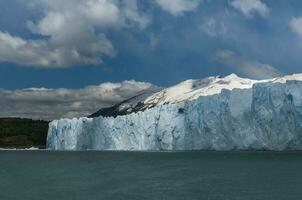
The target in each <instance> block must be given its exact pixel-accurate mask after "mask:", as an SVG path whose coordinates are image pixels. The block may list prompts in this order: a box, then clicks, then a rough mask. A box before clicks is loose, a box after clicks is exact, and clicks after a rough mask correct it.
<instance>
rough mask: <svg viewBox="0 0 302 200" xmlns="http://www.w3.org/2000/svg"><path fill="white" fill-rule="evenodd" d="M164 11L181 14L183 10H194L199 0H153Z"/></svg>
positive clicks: (176, 14) (175, 14)
mask: <svg viewBox="0 0 302 200" xmlns="http://www.w3.org/2000/svg"><path fill="white" fill-rule="evenodd" d="M155 1H156V3H157V4H158V5H159V6H160V7H161V8H162V9H163V10H165V11H168V12H169V13H170V14H172V15H174V16H178V15H182V14H183V13H184V12H188V11H192V10H195V9H196V8H197V7H198V6H199V4H200V3H201V0H155Z"/></svg>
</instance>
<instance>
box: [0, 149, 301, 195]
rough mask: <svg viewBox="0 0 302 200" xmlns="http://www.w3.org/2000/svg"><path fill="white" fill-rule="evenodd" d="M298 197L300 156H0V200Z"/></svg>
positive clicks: (25, 153)
mask: <svg viewBox="0 0 302 200" xmlns="http://www.w3.org/2000/svg"><path fill="white" fill-rule="evenodd" d="M50 199H51V200H61V199H62V200H94V199H109V200H114V199H129V200H135V199H138V200H144V199H159V200H160V199H163V200H164V199H188V200H193V199H202V200H207V199H217V200H237V199H238V200H239V199H240V200H241V199H242V200H255V199H261V200H278V199H282V200H283V199H284V200H291V199H297V200H301V199H302V152H101V151H100V152H98V151H88V152H51V151H0V200H50Z"/></svg>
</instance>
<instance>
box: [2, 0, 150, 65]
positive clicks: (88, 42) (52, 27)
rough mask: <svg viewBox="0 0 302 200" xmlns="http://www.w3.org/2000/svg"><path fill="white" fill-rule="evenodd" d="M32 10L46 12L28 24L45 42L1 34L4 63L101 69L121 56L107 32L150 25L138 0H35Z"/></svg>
mask: <svg viewBox="0 0 302 200" xmlns="http://www.w3.org/2000/svg"><path fill="white" fill-rule="evenodd" d="M30 6H31V8H32V9H41V10H42V12H43V17H42V18H40V19H38V20H37V21H28V22H27V26H28V28H29V30H30V31H31V32H32V33H35V34H37V35H39V36H40V38H41V39H35V40H28V39H24V38H21V37H18V36H13V35H11V34H9V33H5V32H0V61H1V62H11V63H16V64H20V65H30V66H36V67H68V66H75V65H86V64H89V65H99V64H102V62H103V61H102V57H104V56H106V57H107V56H108V57H114V56H115V55H116V52H117V51H116V49H115V48H114V46H113V44H112V43H111V41H110V40H109V39H108V37H107V35H106V30H108V29H112V30H113V29H120V28H129V27H133V26H135V27H139V28H140V29H144V28H145V27H146V26H147V25H148V23H149V17H148V16H147V15H145V14H144V13H141V12H140V11H139V10H138V8H137V1H136V0H64V1H62V0H39V1H38V0H33V1H30Z"/></svg>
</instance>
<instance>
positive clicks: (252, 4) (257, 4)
mask: <svg viewBox="0 0 302 200" xmlns="http://www.w3.org/2000/svg"><path fill="white" fill-rule="evenodd" d="M231 6H233V7H234V8H235V9H237V10H239V11H240V12H242V13H243V14H244V15H245V16H247V17H252V16H253V14H258V15H260V16H261V17H266V16H267V15H268V13H269V8H268V6H267V5H266V4H265V3H263V2H262V1H261V0H233V1H232V2H231Z"/></svg>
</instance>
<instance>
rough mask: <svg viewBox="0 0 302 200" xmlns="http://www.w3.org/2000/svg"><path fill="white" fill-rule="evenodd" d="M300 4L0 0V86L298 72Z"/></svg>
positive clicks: (301, 64)
mask: <svg viewBox="0 0 302 200" xmlns="http://www.w3.org/2000/svg"><path fill="white" fill-rule="evenodd" d="M301 10H302V1H300V0H290V1H283V0H225V1H221V0H150V1H145V0H10V1H4V0H2V1H0V88H2V90H5V91H6V92H11V93H13V92H14V91H16V90H21V89H24V88H54V89H56V88H66V89H68V88H69V89H71V88H77V89H81V88H85V87H87V86H90V85H99V84H102V83H105V82H114V83H119V84H120V83H122V82H123V81H125V80H136V81H140V82H149V83H152V84H155V85H158V86H162V87H166V86H170V85H173V84H176V83H177V82H180V81H182V80H186V79H192V78H202V77H206V76H211V75H226V74H230V73H236V74H238V75H241V76H243V77H249V78H255V79H262V78H270V77H274V76H279V75H282V74H289V73H296V72H301V69H302V56H301V55H300V54H301V52H302V12H301ZM132 92H133V91H132ZM134 93H135V92H134ZM134 93H129V95H130V94H131V95H133V94H134ZM129 95H128V96H129ZM128 96H127V95H126V96H125V97H128ZM121 99H122V98H119V100H121ZM115 102H116V101H115ZM106 105H107V104H106Z"/></svg>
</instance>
